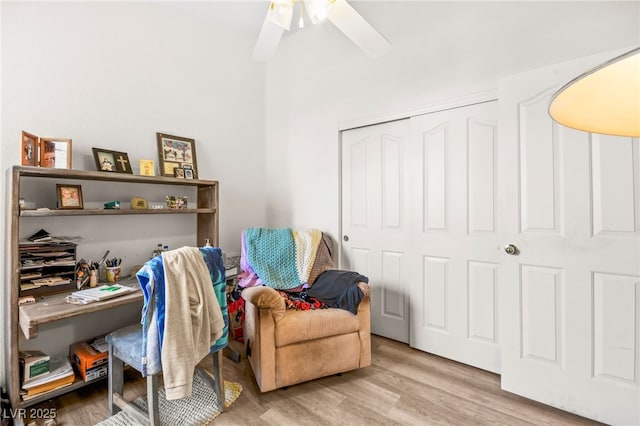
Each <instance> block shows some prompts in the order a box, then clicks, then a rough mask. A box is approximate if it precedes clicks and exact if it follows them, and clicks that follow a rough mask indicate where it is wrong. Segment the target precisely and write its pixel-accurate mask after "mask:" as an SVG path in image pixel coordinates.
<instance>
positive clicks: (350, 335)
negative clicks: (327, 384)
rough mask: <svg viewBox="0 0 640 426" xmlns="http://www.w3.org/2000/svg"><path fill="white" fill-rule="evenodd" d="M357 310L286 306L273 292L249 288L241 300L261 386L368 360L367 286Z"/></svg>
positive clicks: (294, 381) (363, 287) (309, 377)
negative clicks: (295, 308)
mask: <svg viewBox="0 0 640 426" xmlns="http://www.w3.org/2000/svg"><path fill="white" fill-rule="evenodd" d="M358 287H359V288H360V290H361V291H362V293H363V294H364V297H363V298H362V300H361V301H360V304H359V305H358V310H357V314H356V315H354V314H352V313H351V312H349V311H348V310H345V309H340V308H331V309H319V310H309V311H301V310H291V309H285V303H284V301H283V299H282V298H281V297H280V295H279V294H278V292H277V291H275V290H274V289H272V288H270V287H249V288H246V289H245V290H243V291H242V297H243V298H244V299H245V322H244V338H245V348H246V351H247V357H248V359H249V363H250V364H251V368H252V370H253V373H254V375H255V378H256V381H257V383H258V387H259V388H260V391H262V392H267V391H271V390H274V389H278V388H282V387H286V386H290V385H295V384H298V383H302V382H305V381H308V380H312V379H316V378H320V377H325V376H329V375H332V374H337V373H342V372H345V371H349V370H354V369H357V368H362V367H367V366H369V365H371V336H370V330H371V325H370V305H369V286H368V285H367V284H366V283H362V282H361V283H358Z"/></svg>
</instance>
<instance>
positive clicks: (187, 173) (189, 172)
mask: <svg viewBox="0 0 640 426" xmlns="http://www.w3.org/2000/svg"><path fill="white" fill-rule="evenodd" d="M183 170H184V178H185V179H195V178H194V177H193V169H187V168H186V167H185V168H184V169H183Z"/></svg>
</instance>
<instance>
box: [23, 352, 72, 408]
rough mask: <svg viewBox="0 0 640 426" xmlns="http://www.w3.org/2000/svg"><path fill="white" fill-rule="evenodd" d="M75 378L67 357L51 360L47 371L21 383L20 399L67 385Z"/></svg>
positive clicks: (33, 396) (29, 397)
mask: <svg viewBox="0 0 640 426" xmlns="http://www.w3.org/2000/svg"><path fill="white" fill-rule="evenodd" d="M75 378H76V375H75V373H74V372H73V368H72V367H71V364H70V363H69V359H68V358H67V357H64V358H60V359H56V360H51V371H50V372H49V373H46V374H42V375H40V376H38V377H36V378H34V379H32V380H29V381H28V382H26V383H24V384H23V385H22V391H21V394H22V399H23V400H24V401H26V400H28V399H31V398H35V397H36V396H40V395H41V394H43V393H45V392H50V391H54V390H56V389H59V388H62V387H64V386H69V385H71V384H72V383H73V382H74V381H75Z"/></svg>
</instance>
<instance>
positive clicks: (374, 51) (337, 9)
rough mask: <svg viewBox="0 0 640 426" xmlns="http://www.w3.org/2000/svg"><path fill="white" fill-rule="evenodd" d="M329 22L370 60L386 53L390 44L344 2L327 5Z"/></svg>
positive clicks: (342, 0)
mask: <svg viewBox="0 0 640 426" xmlns="http://www.w3.org/2000/svg"><path fill="white" fill-rule="evenodd" d="M328 18H329V20H330V21H331V22H332V23H333V25H335V26H336V27H338V29H339V30H340V31H342V32H343V33H344V34H345V35H346V36H347V37H349V38H350V39H351V41H353V42H354V43H355V44H356V45H357V46H358V47H359V48H360V49H362V50H363V51H364V52H365V53H366V54H367V55H369V56H370V57H372V58H379V57H380V56H382V55H384V54H385V53H387V51H388V50H389V48H390V47H391V43H389V42H388V41H387V39H385V38H384V37H383V36H382V34H380V33H379V32H378V31H377V30H376V29H375V28H373V27H372V26H371V25H370V24H369V23H368V22H367V21H366V20H365V19H364V18H363V17H362V16H360V14H359V13H358V12H356V10H355V9H354V8H353V7H351V5H350V4H348V3H347V2H346V1H345V0H335V1H334V2H333V3H331V4H330V5H329V16H328Z"/></svg>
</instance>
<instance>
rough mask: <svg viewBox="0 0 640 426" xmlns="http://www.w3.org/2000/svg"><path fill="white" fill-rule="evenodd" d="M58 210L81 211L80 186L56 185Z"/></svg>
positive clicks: (82, 205)
mask: <svg viewBox="0 0 640 426" xmlns="http://www.w3.org/2000/svg"><path fill="white" fill-rule="evenodd" d="M56 192H57V193H58V208H59V209H83V208H84V204H83V202H82V186H80V185H66V184H57V185H56Z"/></svg>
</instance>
